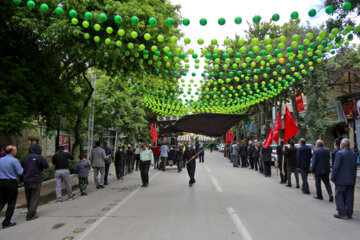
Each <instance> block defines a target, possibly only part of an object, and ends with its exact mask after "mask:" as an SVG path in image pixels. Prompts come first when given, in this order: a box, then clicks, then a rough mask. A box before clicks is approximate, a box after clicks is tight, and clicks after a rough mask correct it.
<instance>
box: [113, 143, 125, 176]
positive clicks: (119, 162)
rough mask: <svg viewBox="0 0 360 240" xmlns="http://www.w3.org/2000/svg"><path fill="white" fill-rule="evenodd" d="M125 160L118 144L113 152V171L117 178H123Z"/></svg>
mask: <svg viewBox="0 0 360 240" xmlns="http://www.w3.org/2000/svg"><path fill="white" fill-rule="evenodd" d="M124 167H125V160H124V159H123V154H122V147H121V146H119V147H118V150H117V151H116V153H115V172H116V178H117V180H119V179H123V176H124Z"/></svg>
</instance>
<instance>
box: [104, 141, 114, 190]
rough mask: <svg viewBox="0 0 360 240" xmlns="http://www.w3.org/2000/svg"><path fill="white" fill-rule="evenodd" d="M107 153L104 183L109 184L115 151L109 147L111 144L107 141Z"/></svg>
mask: <svg viewBox="0 0 360 240" xmlns="http://www.w3.org/2000/svg"><path fill="white" fill-rule="evenodd" d="M104 150H105V155H106V159H105V176H104V185H108V184H109V182H108V176H109V170H110V164H111V162H112V157H113V155H114V154H113V151H112V150H111V148H110V147H109V144H108V143H107V144H106V145H105V149H104Z"/></svg>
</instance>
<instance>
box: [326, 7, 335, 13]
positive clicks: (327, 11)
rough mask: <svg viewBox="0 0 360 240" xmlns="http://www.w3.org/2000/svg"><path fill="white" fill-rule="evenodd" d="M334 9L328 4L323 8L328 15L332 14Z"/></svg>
mask: <svg viewBox="0 0 360 240" xmlns="http://www.w3.org/2000/svg"><path fill="white" fill-rule="evenodd" d="M334 10H335V9H334V7H333V6H331V5H329V6H327V7H326V8H325V12H326V13H327V14H329V15H330V14H332V13H333V12H334Z"/></svg>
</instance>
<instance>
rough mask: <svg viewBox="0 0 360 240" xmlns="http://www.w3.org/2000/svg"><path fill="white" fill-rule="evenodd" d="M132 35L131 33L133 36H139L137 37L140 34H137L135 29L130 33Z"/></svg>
mask: <svg viewBox="0 0 360 240" xmlns="http://www.w3.org/2000/svg"><path fill="white" fill-rule="evenodd" d="M130 35H131V37H132V38H137V37H138V34H137V32H135V31H132V32H131V33H130Z"/></svg>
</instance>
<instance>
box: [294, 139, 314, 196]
mask: <svg viewBox="0 0 360 240" xmlns="http://www.w3.org/2000/svg"><path fill="white" fill-rule="evenodd" d="M299 144H300V147H299V149H298V150H297V154H296V167H297V170H298V171H300V174H301V179H302V189H301V190H302V192H303V193H304V194H310V189H309V184H308V180H307V177H308V174H309V167H310V161H311V157H312V153H311V149H310V148H309V147H308V146H306V141H305V138H301V139H300V141H299Z"/></svg>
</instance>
